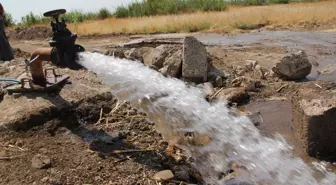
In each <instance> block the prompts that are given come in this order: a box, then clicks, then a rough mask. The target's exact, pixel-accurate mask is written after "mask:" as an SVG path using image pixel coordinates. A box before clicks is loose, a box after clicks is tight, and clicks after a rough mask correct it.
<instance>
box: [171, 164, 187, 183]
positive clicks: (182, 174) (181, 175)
mask: <svg viewBox="0 0 336 185" xmlns="http://www.w3.org/2000/svg"><path fill="white" fill-rule="evenodd" d="M175 176H176V178H178V179H180V180H183V181H189V178H190V177H189V168H188V167H186V166H182V167H180V168H179V170H177V171H175Z"/></svg>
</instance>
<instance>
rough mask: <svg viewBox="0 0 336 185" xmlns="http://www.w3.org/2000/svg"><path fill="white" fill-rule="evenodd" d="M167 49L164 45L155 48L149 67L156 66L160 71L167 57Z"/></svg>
mask: <svg viewBox="0 0 336 185" xmlns="http://www.w3.org/2000/svg"><path fill="white" fill-rule="evenodd" d="M168 50H169V48H168V46H166V45H161V46H158V47H156V48H155V50H154V54H153V59H152V63H151V65H154V66H156V67H157V68H158V69H161V68H162V67H163V64H164V62H165V60H166V57H167V56H168V54H169V52H168Z"/></svg>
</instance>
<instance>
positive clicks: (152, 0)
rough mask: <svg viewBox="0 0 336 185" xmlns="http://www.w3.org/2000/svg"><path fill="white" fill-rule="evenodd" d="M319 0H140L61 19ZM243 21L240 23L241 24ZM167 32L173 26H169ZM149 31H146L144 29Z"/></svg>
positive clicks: (38, 20)
mask: <svg viewBox="0 0 336 185" xmlns="http://www.w3.org/2000/svg"><path fill="white" fill-rule="evenodd" d="M317 1H320V0H230V1H226V0H138V1H134V2H133V3H130V4H129V5H127V6H119V7H117V9H116V10H115V11H114V12H111V11H109V10H108V9H107V8H102V9H100V10H99V11H98V12H83V11H81V10H72V11H70V12H68V13H66V14H64V15H62V16H61V18H64V19H65V20H66V21H67V22H68V23H82V22H84V21H86V20H102V19H106V18H109V17H112V16H114V17H116V18H127V17H143V16H155V15H170V14H181V13H192V12H196V11H201V12H210V11H225V10H227V7H228V4H231V5H241V6H251V5H267V4H288V3H290V2H317ZM8 17H9V18H8V19H9V21H8V24H9V25H12V24H14V21H13V19H12V17H11V16H8ZM50 21H51V19H50V18H46V17H43V16H42V15H34V14H33V13H29V14H28V15H26V16H24V17H22V19H21V22H20V23H19V24H18V25H19V26H25V27H27V26H28V27H29V26H32V25H34V24H48V23H49V22H50ZM239 24H241V25H239ZM200 27H208V25H202V26H198V27H194V26H192V27H189V28H186V30H198V29H202V28H200ZM236 27H242V28H246V29H248V28H249V27H253V26H249V25H244V23H238V25H236ZM166 29H167V31H168V30H171V29H172V28H170V27H167V28H166ZM145 31H147V30H145Z"/></svg>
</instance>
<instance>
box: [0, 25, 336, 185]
mask: <svg viewBox="0 0 336 185" xmlns="http://www.w3.org/2000/svg"><path fill="white" fill-rule="evenodd" d="M186 35H187V34H165V35H139V36H131V37H126V36H115V37H113V36H106V37H98V38H80V39H79V40H78V44H81V45H83V46H84V47H85V48H86V49H87V50H89V51H95V50H98V51H105V50H107V49H109V48H111V47H116V46H118V45H124V46H128V47H132V46H137V47H143V46H147V45H153V43H154V44H155V43H158V44H160V43H171V44H181V43H182V39H183V38H184V37H185V36H186ZM188 35H189V34H188ZM191 35H193V36H195V37H196V38H197V39H199V40H200V41H202V42H203V43H204V44H206V45H207V46H208V47H207V49H208V52H209V53H210V54H211V55H212V56H213V57H215V58H216V59H215V60H214V65H215V66H216V67H218V68H219V69H222V70H228V69H234V67H236V66H238V65H239V66H244V65H245V64H246V60H256V61H258V62H259V64H260V65H261V66H263V67H265V68H267V69H270V68H271V67H272V66H273V65H274V64H275V63H276V62H278V61H279V60H280V59H281V58H282V57H283V55H285V54H287V53H291V52H294V51H297V50H300V49H304V50H305V51H306V52H307V53H308V55H309V60H310V61H311V62H312V63H313V65H314V69H313V71H312V73H311V74H310V75H309V77H308V79H309V80H311V81H314V80H330V81H336V34H335V33H332V32H331V33H330V32H290V31H276V32H269V31H265V32H258V31H255V32H253V33H245V34H238V35H219V34H191ZM47 40H48V39H47V38H46V39H43V40H41V39H40V40H29V41H22V40H11V44H12V46H13V47H14V48H20V49H21V50H23V51H26V52H32V51H33V50H35V49H37V48H39V47H49V46H48V43H47ZM265 83H266V84H265V85H266V86H274V87H272V88H274V89H275V91H276V89H278V88H279V87H281V86H282V85H283V83H282V82H278V81H272V82H265ZM269 83H271V84H272V85H271V84H269ZM274 89H273V90H271V91H268V90H267V89H266V90H265V91H264V92H262V93H261V95H256V97H254V99H252V103H251V104H249V105H247V106H246V107H245V109H246V110H249V111H251V112H255V111H260V112H261V115H262V118H263V123H262V124H260V125H259V126H258V127H259V128H260V130H261V133H262V134H263V135H266V136H269V137H272V136H273V135H274V134H276V133H279V134H281V135H282V136H283V137H284V138H285V139H286V140H287V141H288V143H289V144H291V145H292V146H293V149H294V153H295V155H297V156H300V157H302V158H303V159H304V160H305V161H306V162H308V163H311V162H312V161H316V159H313V158H311V157H308V156H307V155H306V154H305V153H304V152H303V151H302V150H301V148H300V146H299V144H298V142H297V141H296V139H295V137H294V135H293V132H292V128H291V120H292V113H291V109H292V107H291V104H290V103H289V102H287V101H280V100H272V101H262V100H263V99H265V97H271V96H272V97H273V96H275V97H277V96H280V94H279V93H278V94H276V93H274V92H275V91H274ZM292 90H293V91H294V90H295V89H288V90H286V92H285V93H286V95H287V96H288V95H290V93H292ZM112 108H113V107H112ZM61 121H64V120H61ZM67 121H69V120H67ZM91 121H92V123H94V122H96V121H97V119H94V120H91ZM105 121H106V120H105ZM59 122H60V120H54V121H51V122H49V123H47V124H46V126H45V127H37V128H35V129H33V130H30V131H28V132H23V133H13V132H3V133H1V134H3V135H2V136H0V144H2V146H0V149H3V150H4V149H5V148H7V147H8V146H9V145H15V146H18V147H20V148H23V149H26V148H27V149H29V152H25V151H24V152H23V153H24V154H25V155H27V156H25V157H22V158H19V160H18V161H17V162H15V165H13V164H11V163H10V162H6V163H4V164H5V165H1V167H0V170H1V171H3V172H5V171H8V172H9V173H10V174H13V175H12V176H7V175H6V174H2V176H0V177H1V178H0V184H1V183H3V184H32V183H34V182H35V183H36V184H40V182H42V183H41V184H50V183H49V182H56V184H57V182H58V183H59V184H64V183H70V184H76V183H78V184H80V183H82V184H84V183H93V184H94V183H95V182H99V183H106V184H118V183H119V184H135V183H136V182H138V183H139V182H140V184H154V183H155V182H154V181H152V180H151V179H150V178H151V176H152V175H153V174H154V173H155V172H157V171H160V170H164V169H167V168H168V169H172V170H174V169H175V168H179V167H181V166H185V164H183V161H182V162H176V161H175V160H174V159H172V157H171V156H167V155H166V153H165V151H164V150H165V149H166V145H165V144H162V143H160V142H161V139H162V138H161V136H160V135H158V134H156V133H155V130H154V128H153V124H151V123H149V122H147V120H146V118H145V117H143V115H140V114H138V113H135V112H134V110H132V109H131V108H129V107H127V108H126V109H121V110H119V111H117V112H115V115H112V116H111V117H109V119H108V120H107V121H106V122H101V123H99V124H97V125H91V126H90V127H93V128H90V127H87V128H85V129H83V128H82V127H77V126H76V128H77V129H74V128H69V127H66V126H64V125H60V124H59ZM97 130H98V131H97ZM100 131H104V132H103V133H102V132H100ZM106 133H107V134H106ZM7 134H8V135H7ZM111 136H112V137H111ZM97 138H98V139H97ZM97 140H98V141H99V142H98V143H97ZM40 141H44V142H42V143H44V145H43V144H36V143H39V142H40ZM110 141H113V142H116V143H118V145H114V144H111V143H110ZM1 147H2V148H1ZM129 149H139V150H140V152H135V153H132V152H131V153H130V154H129V153H126V154H122V155H115V154H114V153H113V151H114V150H129ZM147 149H149V150H151V151H150V152H149V153H148V152H146V150H147ZM14 150H20V149H18V148H17V147H16V148H15V149H14ZM0 152H1V150H0ZM11 152H13V151H11ZM37 153H42V154H43V153H44V154H46V155H48V156H51V158H52V159H53V160H54V161H55V162H54V163H53V165H54V166H52V168H50V169H47V170H44V171H40V170H35V169H34V170H31V169H30V165H31V158H32V157H33V156H34V155H35V154H37ZM12 154H13V155H15V156H18V155H21V153H20V151H19V152H18V151H14V153H12ZM73 158H74V159H75V160H73V161H72V159H73ZM27 161H28V162H27ZM0 162H2V161H0ZM102 163H104V165H102ZM27 165H28V166H27ZM330 168H331V169H333V170H336V167H335V166H334V165H332V164H331V165H330ZM16 169H20V170H18V171H16ZM6 173H7V172H6ZM129 174H132V175H129ZM44 177H45V178H44ZM15 179H18V180H15ZM43 179H44V181H45V182H43V181H42V180H43ZM55 179H60V181H57V180H56V181H55ZM178 180H181V179H178ZM189 180H190V181H189V182H190V183H193V182H197V181H195V180H194V179H192V178H191V179H189ZM113 181H115V182H117V183H115V182H113ZM173 184H178V183H173Z"/></svg>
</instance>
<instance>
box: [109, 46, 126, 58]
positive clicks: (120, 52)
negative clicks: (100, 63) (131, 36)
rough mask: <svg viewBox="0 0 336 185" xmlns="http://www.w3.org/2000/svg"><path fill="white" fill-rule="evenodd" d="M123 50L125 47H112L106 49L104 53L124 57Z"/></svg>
mask: <svg viewBox="0 0 336 185" xmlns="http://www.w3.org/2000/svg"><path fill="white" fill-rule="evenodd" d="M125 51H127V49H125V48H113V49H109V50H107V51H106V52H105V55H108V56H114V57H117V58H121V59H124V58H126V55H125Z"/></svg>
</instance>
